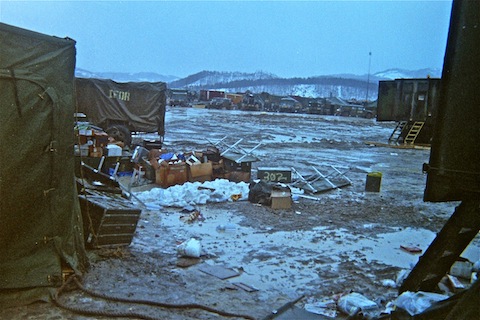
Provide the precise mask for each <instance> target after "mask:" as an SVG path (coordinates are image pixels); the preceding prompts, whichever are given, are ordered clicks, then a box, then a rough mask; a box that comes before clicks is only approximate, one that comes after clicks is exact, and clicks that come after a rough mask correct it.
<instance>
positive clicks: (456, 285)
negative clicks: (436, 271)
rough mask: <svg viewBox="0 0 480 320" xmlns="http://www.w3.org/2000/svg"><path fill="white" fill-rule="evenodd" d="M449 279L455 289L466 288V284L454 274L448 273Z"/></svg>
mask: <svg viewBox="0 0 480 320" xmlns="http://www.w3.org/2000/svg"><path fill="white" fill-rule="evenodd" d="M447 279H448V283H449V284H450V287H451V288H452V289H453V291H456V290H459V289H465V285H464V284H463V283H461V282H460V281H459V280H458V279H457V277H455V276H452V275H449V274H447Z"/></svg>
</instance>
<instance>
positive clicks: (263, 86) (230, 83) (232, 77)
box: [75, 69, 441, 100]
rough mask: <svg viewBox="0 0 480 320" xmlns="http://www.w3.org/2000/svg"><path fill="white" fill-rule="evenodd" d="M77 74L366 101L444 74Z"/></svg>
mask: <svg viewBox="0 0 480 320" xmlns="http://www.w3.org/2000/svg"><path fill="white" fill-rule="evenodd" d="M75 75H76V76H77V77H84V78H102V79H112V80H115V81H118V82H128V81H132V82H139V81H147V82H157V81H162V82H166V83H167V84H168V87H169V88H175V89H189V90H194V91H199V90H202V89H215V90H224V91H227V92H246V91H250V92H253V93H262V92H268V93H270V94H273V95H279V96H288V95H295V96H302V97H312V98H318V97H329V96H335V97H339V98H344V99H352V98H353V99H357V100H364V99H365V98H367V95H368V100H375V99H377V95H378V81H381V80H393V79H399V78H426V77H431V78H439V77H440V76H441V70H439V69H420V70H404V69H388V70H385V71H382V72H377V73H375V74H370V75H367V74H365V75H354V74H337V75H329V76H315V77H310V78H288V79H286V78H280V77H278V76H276V75H274V74H271V73H267V72H263V71H257V72H254V73H245V72H218V71H201V72H198V73H195V74H192V75H190V76H188V77H185V78H182V79H179V78H177V77H175V76H165V75H160V74H157V73H153V72H140V73H120V72H101V73H100V72H97V73H95V72H89V71H87V70H83V69H77V70H76V71H75Z"/></svg>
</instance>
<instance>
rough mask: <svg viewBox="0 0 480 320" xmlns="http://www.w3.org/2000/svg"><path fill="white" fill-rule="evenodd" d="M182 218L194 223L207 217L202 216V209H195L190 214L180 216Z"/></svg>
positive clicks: (184, 220)
mask: <svg viewBox="0 0 480 320" xmlns="http://www.w3.org/2000/svg"><path fill="white" fill-rule="evenodd" d="M180 220H182V221H183V222H186V223H193V222H194V221H196V220H198V221H205V218H204V217H203V216H202V214H201V213H200V211H198V210H194V211H192V212H191V213H190V214H189V215H186V216H180Z"/></svg>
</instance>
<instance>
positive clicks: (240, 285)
mask: <svg viewBox="0 0 480 320" xmlns="http://www.w3.org/2000/svg"><path fill="white" fill-rule="evenodd" d="M232 284H233V285H235V286H237V287H238V288H240V289H242V290H244V291H247V292H255V291H258V289H257V288H254V287H252V286H249V285H248V284H245V283H243V282H233V283H232Z"/></svg>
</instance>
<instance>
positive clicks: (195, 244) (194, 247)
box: [177, 238, 202, 258]
mask: <svg viewBox="0 0 480 320" xmlns="http://www.w3.org/2000/svg"><path fill="white" fill-rule="evenodd" d="M177 252H178V254H180V255H182V256H186V257H192V258H200V255H201V254H202V245H201V244H200V241H198V240H197V239H195V238H191V239H190V240H188V241H184V242H182V243H180V244H179V245H178V246H177Z"/></svg>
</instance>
